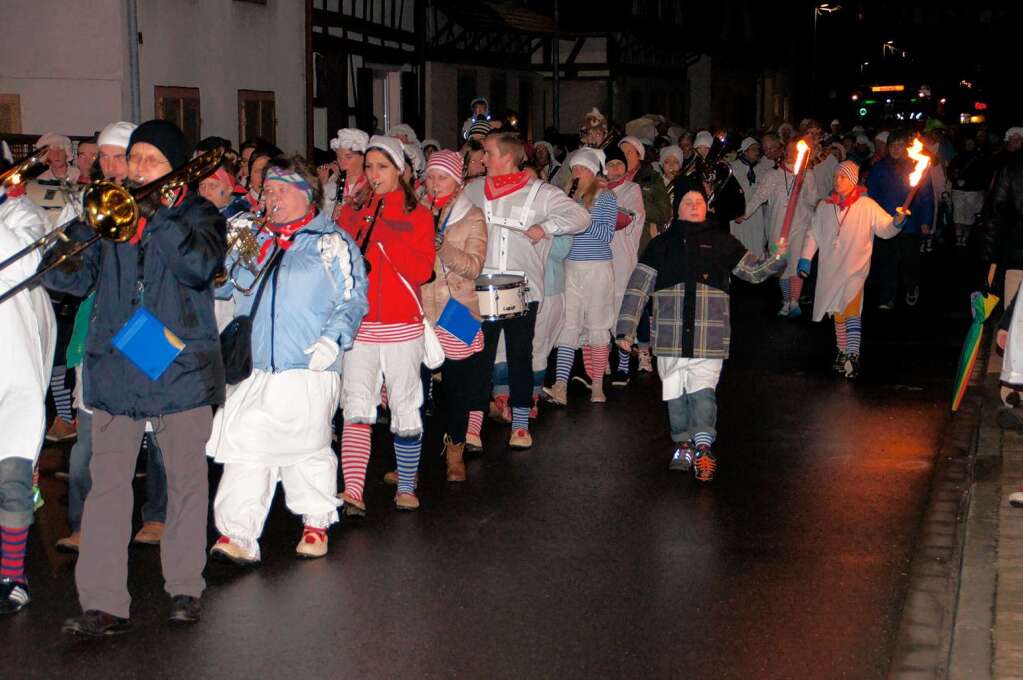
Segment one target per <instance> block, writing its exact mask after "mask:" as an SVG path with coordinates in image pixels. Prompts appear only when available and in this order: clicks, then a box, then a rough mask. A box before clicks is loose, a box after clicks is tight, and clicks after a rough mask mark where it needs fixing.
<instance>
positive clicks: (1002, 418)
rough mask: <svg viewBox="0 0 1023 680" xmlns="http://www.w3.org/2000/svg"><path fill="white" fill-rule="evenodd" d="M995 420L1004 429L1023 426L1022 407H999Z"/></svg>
mask: <svg viewBox="0 0 1023 680" xmlns="http://www.w3.org/2000/svg"><path fill="white" fill-rule="evenodd" d="M995 421H996V422H997V423H998V427H1000V428H1002V429H1003V430H1016V429H1019V428H1020V427H1021V426H1023V414H1021V413H1020V409H1015V408H1006V407H1004V406H1003V407H1002V408H1000V409H998V415H997V416H995Z"/></svg>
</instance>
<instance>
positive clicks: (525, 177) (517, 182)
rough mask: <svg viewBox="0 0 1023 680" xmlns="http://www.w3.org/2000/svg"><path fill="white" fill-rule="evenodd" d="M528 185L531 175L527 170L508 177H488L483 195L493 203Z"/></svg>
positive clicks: (510, 174)
mask: <svg viewBox="0 0 1023 680" xmlns="http://www.w3.org/2000/svg"><path fill="white" fill-rule="evenodd" d="M528 183H529V173H528V172H526V171H525V170H522V171H521V172H511V173H508V174H507V175H488V176H487V181H486V183H485V184H484V186H483V193H484V195H485V196H486V197H487V199H488V200H490V201H493V200H494V199H497V198H501V197H502V196H507V195H508V194H513V193H515V192H516V191H518V190H519V189H521V188H523V187H524V186H526V184H528Z"/></svg>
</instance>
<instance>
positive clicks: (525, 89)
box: [518, 79, 538, 139]
mask: <svg viewBox="0 0 1023 680" xmlns="http://www.w3.org/2000/svg"><path fill="white" fill-rule="evenodd" d="M532 109H533V83H532V82H531V81H529V80H525V79H523V80H520V81H519V110H518V114H519V130H520V131H521V132H522V134H523V137H524V138H526V139H528V138H530V137H534V136H538V135H531V134H530V132H531V130H530V127H529V123H530V120H531V119H532V116H531V114H532Z"/></svg>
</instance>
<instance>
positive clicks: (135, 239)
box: [128, 186, 188, 246]
mask: <svg viewBox="0 0 1023 680" xmlns="http://www.w3.org/2000/svg"><path fill="white" fill-rule="evenodd" d="M186 195H188V187H187V186H185V187H184V188H183V189H182V190H181V193H180V194H178V200H176V201H174V205H173V206H172V207H174V208H177V207H178V206H179V205H181V204H182V203H184V202H185V196H186ZM147 224H149V220H148V219H146V218H145V217H140V218H139V222H138V227H137V228H136V229H135V235H134V236H132V237H131V238H130V239H129V240H128V243H130V244H132V245H133V246H137V245H138V244H139V243H140V242H141V241H142V234H143V232H145V230H146V225H147Z"/></svg>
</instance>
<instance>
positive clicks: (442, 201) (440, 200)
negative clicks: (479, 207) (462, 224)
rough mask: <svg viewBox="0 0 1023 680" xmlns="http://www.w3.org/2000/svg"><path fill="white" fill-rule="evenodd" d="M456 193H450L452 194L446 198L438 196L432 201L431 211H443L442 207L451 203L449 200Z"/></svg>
mask: <svg viewBox="0 0 1023 680" xmlns="http://www.w3.org/2000/svg"><path fill="white" fill-rule="evenodd" d="M456 193H457V192H452V193H450V194H448V195H447V196H439V197H437V198H436V199H434V200H433V209H434V210H443V209H444V206H446V205H447V204H448V203H450V202H451V199H452V198H454V197H455V194H456ZM427 207H430V206H427Z"/></svg>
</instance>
